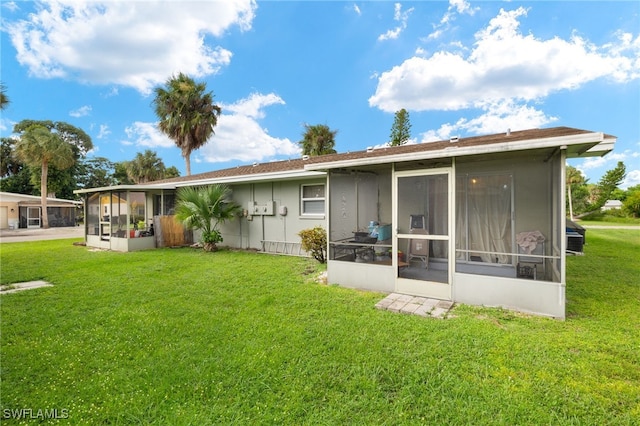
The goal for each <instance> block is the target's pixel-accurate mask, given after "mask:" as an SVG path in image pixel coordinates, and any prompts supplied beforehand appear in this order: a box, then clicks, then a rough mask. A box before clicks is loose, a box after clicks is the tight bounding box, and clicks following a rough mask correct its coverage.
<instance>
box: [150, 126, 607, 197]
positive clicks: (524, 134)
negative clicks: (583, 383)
mask: <svg viewBox="0 0 640 426" xmlns="http://www.w3.org/2000/svg"><path fill="white" fill-rule="evenodd" d="M589 133H593V132H591V131H589V130H581V129H575V128H571V127H553V128H547V129H531V130H522V131H513V132H508V133H498V134H493V135H487V136H474V137H466V138H460V139H458V140H457V141H456V142H455V146H456V147H467V148H468V147H476V146H478V147H480V146H489V145H493V144H498V143H505V142H506V143H509V142H519V141H527V140H532V141H533V140H540V139H548V138H557V137H563V136H575V135H581V134H589ZM605 136H607V137H613V136H609V135H605ZM452 146H454V145H453V144H452V142H451V141H450V140H446V141H438V142H428V143H419V144H410V145H400V146H394V147H383V148H376V149H368V150H364V151H354V152H346V153H338V154H329V155H321V156H314V157H308V158H296V159H290V160H282V161H273V162H268V163H256V164H252V165H244V166H237V167H232V168H228V169H222V170H214V171H211V172H206V173H200V174H196V175H191V176H180V177H176V178H172V179H165V180H161V181H155V182H152V183H153V184H157V183H182V182H189V181H199V180H208V179H220V178H229V177H240V176H252V175H261V174H269V173H282V172H289V171H301V170H304V169H305V166H311V165H313V166H311V168H313V169H321V168H322V167H321V165H322V164H327V165H329V164H330V163H334V162H339V161H348V160H358V159H367V158H380V157H386V156H396V155H403V154H411V153H429V152H431V151H441V150H444V149H446V148H448V147H452ZM147 185H148V184H147Z"/></svg>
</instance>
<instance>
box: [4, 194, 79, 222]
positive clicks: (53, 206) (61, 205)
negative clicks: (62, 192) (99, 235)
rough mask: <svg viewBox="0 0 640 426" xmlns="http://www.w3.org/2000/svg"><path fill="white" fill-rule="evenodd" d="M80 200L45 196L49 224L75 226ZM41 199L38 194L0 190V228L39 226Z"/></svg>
mask: <svg viewBox="0 0 640 426" xmlns="http://www.w3.org/2000/svg"><path fill="white" fill-rule="evenodd" d="M81 206H82V202H81V201H74V200H64V199H60V198H55V197H47V214H48V215H49V216H48V219H49V226H51V227H59V226H75V225H76V214H77V213H79V212H80V208H81ZM41 226H42V199H41V198H40V196H35V195H25V194H14V193H11V192H0V229H18V228H40V227H41Z"/></svg>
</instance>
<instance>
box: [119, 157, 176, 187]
mask: <svg viewBox="0 0 640 426" xmlns="http://www.w3.org/2000/svg"><path fill="white" fill-rule="evenodd" d="M125 169H126V171H127V176H129V179H131V180H132V181H133V182H135V183H147V182H151V181H154V180H158V179H164V177H165V169H166V167H165V166H164V163H163V162H162V160H161V159H160V157H158V154H156V153H155V152H154V151H152V150H150V149H147V150H146V151H145V152H144V153H140V152H139V153H137V154H136V157H135V158H134V159H133V160H131V161H127V162H126V163H125Z"/></svg>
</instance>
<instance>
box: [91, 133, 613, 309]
mask: <svg viewBox="0 0 640 426" xmlns="http://www.w3.org/2000/svg"><path fill="white" fill-rule="evenodd" d="M614 143H615V137H613V136H609V135H604V134H602V133H597V132H590V131H585V130H579V129H572V128H565V127H560V128H552V129H534V130H527V131H519V132H507V133H503V134H497V135H489V136H481V137H473V138H464V139H459V138H454V139H451V140H449V141H440V142H434V143H424V144H417V145H404V146H399V147H385V148H379V149H368V150H366V151H360V152H353V153H343V154H332V155H326V156H319V157H311V158H308V157H307V158H303V159H295V160H288V161H280V162H273V163H265V164H257V165H253V166H243V167H237V168H233V169H225V170H219V171H215V172H211V173H205V174H202V175H197V176H191V177H181V178H175V179H170V180H166V181H162V182H156V183H151V184H147V185H144V186H133V187H127V188H123V187H118V188H98V189H94V190H83V191H80V192H81V193H84V194H85V197H86V205H87V208H88V214H89V213H90V212H91V208H92V207H91V206H92V205H95V204H96V203H97V201H96V200H101V199H104V200H105V203H109V204H110V207H109V208H108V209H106V210H105V206H103V205H102V204H99V205H98V209H97V211H99V212H100V215H98V216H97V217H98V219H97V220H94V221H93V222H91V221H89V224H88V226H87V244H88V245H96V246H102V247H104V248H111V249H119V250H123V251H128V250H132V249H139V248H151V247H154V246H161V245H162V243H160V242H159V241H160V240H159V239H158V234H159V233H160V232H158V231H160V230H158V226H157V225H158V224H160V222H159V220H160V219H161V218H163V217H164V218H166V217H167V216H168V215H169V216H170V215H171V209H172V208H173V203H174V202H175V192H176V190H177V189H178V188H180V187H181V186H199V185H207V184H212V183H226V184H228V185H229V186H230V187H231V188H232V190H233V195H232V198H233V200H234V201H235V202H237V203H238V204H240V205H241V206H243V214H242V215H241V216H240V217H238V218H237V220H233V221H231V222H229V223H226V224H225V225H223V226H222V228H221V230H222V235H223V237H224V243H223V244H224V245H228V246H230V247H236V248H243V249H256V250H260V251H264V252H273V253H284V254H294V255H297V254H304V253H303V252H302V251H301V250H300V239H299V236H298V232H299V231H300V230H302V229H307V228H312V227H314V226H317V225H320V226H323V227H325V228H326V229H327V231H328V232H327V234H328V239H329V243H328V265H327V271H328V281H329V282H330V283H336V284H340V285H343V286H347V287H353V288H361V289H367V290H374V291H383V292H398V293H404V294H410V295H416V296H424V297H432V298H437V299H442V300H450V301H454V302H462V303H468V304H474V305H487V306H503V307H506V308H511V309H516V310H520V311H525V312H531V313H536V314H542V315H548V316H552V317H557V318H564V316H565V285H566V270H565V251H566V248H567V241H566V231H565V229H566V228H565V225H566V224H565V162H566V159H567V158H574V157H586V156H594V155H604V154H606V153H607V152H609V151H611V150H612V149H613V145H614ZM133 193H139V194H143V195H138V197H140V200H139V201H138V202H137V204H136V206H137V207H134V206H133V205H132V204H131V199H132V194H133ZM113 194H116V195H117V197H116V198H113ZM110 197H111V198H110ZM122 199H125V200H128V201H127V202H121V201H120V200H122ZM92 200H93V201H92ZM143 200H144V201H143ZM100 202H101V201H100ZM142 205H144V209H142V208H141V207H140V206H142ZM114 206H120V207H119V209H120V215H119V216H118V219H117V221H115V222H114V217H116V216H117V215H116V216H114V215H113V214H108V215H106V216H105V214H104V213H105V212H106V213H111V212H112V209H114V208H115V207H114ZM122 206H127V207H125V208H123V207H122ZM136 208H137V210H136ZM123 211H124V217H122V212H123ZM134 211H135V212H136V213H134ZM136 214H137V215H139V216H144V218H146V219H145V220H144V221H138V219H137V218H135V217H134V219H133V220H132V216H135V215H136ZM94 216H95V215H94ZM107 216H108V217H107ZM94 222H97V223H94ZM122 222H125V223H128V224H130V225H131V224H132V223H134V222H137V223H139V226H138V228H148V226H149V224H150V223H154V224H156V229H157V231H156V233H155V235H154V236H149V235H148V234H144V235H142V234H141V233H140V236H139V237H138V235H139V234H136V232H135V230H134V232H131V229H129V228H127V229H128V232H126V233H124V234H123V233H119V234H115V233H114V229H116V227H118V225H120V224H121V223H122ZM103 226H104V229H106V231H105V230H104V229H103ZM163 228H164V226H163ZM138 230H139V229H138ZM180 232H181V231H180ZM95 233H97V234H98V235H94V234H95ZM136 238H147V239H148V241H147V242H148V247H147V246H145V247H142V246H141V245H140V244H138V241H137V240H136ZM197 238H198V236H197V235H196V236H195V239H197Z"/></svg>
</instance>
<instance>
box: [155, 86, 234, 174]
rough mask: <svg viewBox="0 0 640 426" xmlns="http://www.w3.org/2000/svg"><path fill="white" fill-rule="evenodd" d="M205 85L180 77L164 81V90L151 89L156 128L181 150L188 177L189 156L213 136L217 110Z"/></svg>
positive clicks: (219, 110) (217, 114) (189, 168)
mask: <svg viewBox="0 0 640 426" xmlns="http://www.w3.org/2000/svg"><path fill="white" fill-rule="evenodd" d="M205 90H206V84H205V83H196V82H195V81H193V79H192V78H190V77H188V76H187V75H185V74H183V73H180V74H178V76H177V77H176V76H173V77H171V78H169V79H168V80H167V83H166V88H165V87H158V88H156V89H155V94H156V97H155V99H154V101H153V102H154V104H155V112H156V115H157V116H158V118H159V119H160V121H159V123H158V127H159V128H160V130H161V131H162V132H163V133H164V134H166V135H167V136H168V137H169V138H170V139H172V140H173V141H174V142H175V144H176V146H177V147H178V148H180V150H182V156H183V157H184V161H185V164H186V168H187V176H190V175H191V152H192V151H194V150H196V149H199V148H200V147H202V146H203V145H204V144H206V143H207V140H208V139H209V137H210V136H211V135H213V134H214V133H215V132H214V131H213V128H214V127H215V126H216V124H218V117H219V116H220V112H221V109H220V107H219V106H218V105H215V104H214V103H213V94H212V93H211V92H208V93H205Z"/></svg>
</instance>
